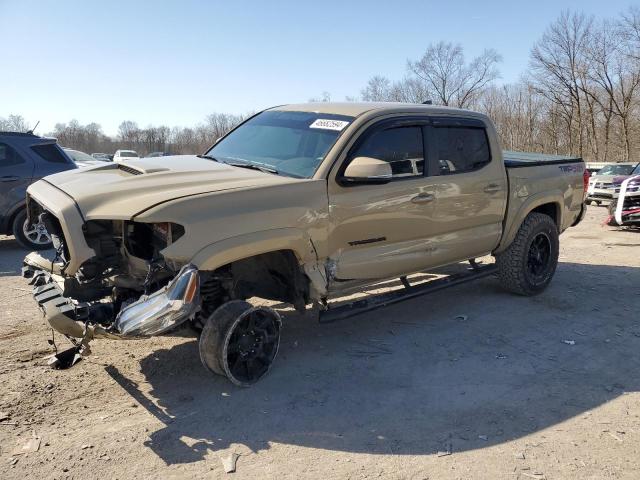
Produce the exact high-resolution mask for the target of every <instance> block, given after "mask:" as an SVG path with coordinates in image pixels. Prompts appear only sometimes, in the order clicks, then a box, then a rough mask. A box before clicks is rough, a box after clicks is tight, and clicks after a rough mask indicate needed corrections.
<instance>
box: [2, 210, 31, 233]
mask: <svg viewBox="0 0 640 480" xmlns="http://www.w3.org/2000/svg"><path fill="white" fill-rule="evenodd" d="M25 208H26V205H20V206H19V207H17V208H15V210H13V211H12V212H11V213H10V214H9V216H8V217H7V220H6V222H7V223H5V224H4V225H2V227H3V228H2V229H3V230H5V231H6V233H8V234H11V235H13V222H14V221H15V219H16V217H17V216H18V215H20V212H22V211H23V210H24V209H25Z"/></svg>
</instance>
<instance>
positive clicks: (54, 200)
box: [27, 177, 96, 275]
mask: <svg viewBox="0 0 640 480" xmlns="http://www.w3.org/2000/svg"><path fill="white" fill-rule="evenodd" d="M47 178H51V177H47ZM27 191H28V192H29V195H30V197H31V198H33V199H34V200H35V201H37V202H38V203H39V204H40V205H44V206H46V207H47V209H48V210H49V211H50V212H51V213H53V214H54V215H55V216H56V218H58V219H64V221H61V222H60V226H61V227H62V231H63V232H64V236H65V238H71V239H73V241H72V242H69V244H68V245H67V248H69V253H70V256H71V260H70V262H69V264H68V265H67V266H66V268H65V269H64V273H65V274H67V275H74V274H75V273H76V272H77V271H78V267H80V265H82V263H83V262H85V261H86V260H88V259H90V258H91V257H93V256H95V254H96V253H95V251H94V250H93V249H92V248H90V247H89V245H87V242H86V241H85V239H84V234H83V233H82V225H83V224H84V219H83V218H82V215H81V214H80V212H79V211H78V206H77V205H76V202H74V201H73V199H72V198H71V197H70V196H69V195H67V194H66V193H65V192H63V191H62V190H60V189H59V188H57V187H55V186H53V185H51V184H50V183H49V182H48V181H47V180H39V181H37V182H35V183H33V184H31V185H30V186H29V188H28V190H27Z"/></svg>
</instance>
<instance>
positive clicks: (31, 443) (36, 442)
mask: <svg viewBox="0 0 640 480" xmlns="http://www.w3.org/2000/svg"><path fill="white" fill-rule="evenodd" d="M39 449H40V437H38V436H37V435H36V432H33V436H32V437H31V438H30V439H29V440H27V441H26V442H24V443H23V444H22V445H19V446H17V447H16V448H14V449H13V452H11V456H15V455H23V454H25V453H31V452H37V451H38V450H39Z"/></svg>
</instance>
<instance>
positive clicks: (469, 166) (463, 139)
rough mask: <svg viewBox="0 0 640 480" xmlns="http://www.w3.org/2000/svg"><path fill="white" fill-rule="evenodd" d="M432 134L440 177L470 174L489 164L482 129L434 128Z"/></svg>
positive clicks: (489, 159)
mask: <svg viewBox="0 0 640 480" xmlns="http://www.w3.org/2000/svg"><path fill="white" fill-rule="evenodd" d="M433 133H434V139H435V142H436V145H437V152H438V158H437V160H438V165H439V169H440V175H449V174H455V173H464V172H471V171H473V170H477V169H479V168H482V167H484V166H485V165H487V164H488V163H489V162H491V151H490V150H489V142H488V141H487V135H486V133H485V131H484V129H483V128H472V127H435V128H434V129H433Z"/></svg>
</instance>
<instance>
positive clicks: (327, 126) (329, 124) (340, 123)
mask: <svg viewBox="0 0 640 480" xmlns="http://www.w3.org/2000/svg"><path fill="white" fill-rule="evenodd" d="M347 125H349V122H345V121H344V120H330V119H327V118H319V119H317V120H316V121H315V122H313V123H312V124H311V125H309V128H322V129H324V130H336V131H337V132H340V131H342V130H343V129H344V127H346V126H347Z"/></svg>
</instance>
